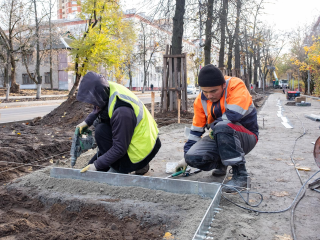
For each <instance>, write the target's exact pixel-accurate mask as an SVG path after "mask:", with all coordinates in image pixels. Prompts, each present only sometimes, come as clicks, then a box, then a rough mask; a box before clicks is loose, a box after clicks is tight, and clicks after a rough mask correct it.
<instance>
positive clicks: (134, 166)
mask: <svg viewBox="0 0 320 240" xmlns="http://www.w3.org/2000/svg"><path fill="white" fill-rule="evenodd" d="M95 130H96V132H95V139H96V142H97V145H98V148H99V152H98V155H99V156H101V155H103V154H104V153H106V152H107V151H108V150H109V149H110V148H111V147H112V146H113V141H112V128H111V125H110V124H108V123H99V124H98V125H97V126H96V128H95ZM160 147H161V141H160V139H159V137H158V138H157V140H156V144H155V146H154V148H153V150H152V151H151V152H150V154H149V155H148V156H147V157H146V158H145V159H143V160H142V161H141V162H138V163H132V162H131V160H130V158H129V156H128V153H126V154H125V155H124V156H123V157H121V158H120V159H118V160H117V161H116V162H114V163H113V164H111V167H112V168H113V169H115V170H116V171H118V172H119V173H125V174H127V173H130V172H133V171H136V170H139V169H141V168H143V167H145V166H146V165H147V164H148V163H149V162H150V161H151V160H152V159H153V158H154V157H155V155H156V154H157V153H158V151H159V149H160ZM95 160H97V154H95V156H93V158H92V159H91V160H90V161H89V163H88V164H92V163H93V162H94V161H95ZM109 169H110V168H107V169H103V170H101V171H105V172H107V171H108V170H109Z"/></svg>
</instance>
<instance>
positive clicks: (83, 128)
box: [76, 121, 88, 134]
mask: <svg viewBox="0 0 320 240" xmlns="http://www.w3.org/2000/svg"><path fill="white" fill-rule="evenodd" d="M77 128H78V129H79V134H82V133H83V132H84V131H85V130H86V129H87V128H88V124H87V123H86V122H85V121H83V122H82V123H80V124H78V125H77V127H76V129H77Z"/></svg>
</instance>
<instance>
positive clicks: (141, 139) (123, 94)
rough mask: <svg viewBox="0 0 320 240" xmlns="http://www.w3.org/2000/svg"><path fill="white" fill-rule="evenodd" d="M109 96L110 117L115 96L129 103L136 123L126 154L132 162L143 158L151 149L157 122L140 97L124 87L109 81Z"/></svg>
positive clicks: (115, 99) (156, 135)
mask: <svg viewBox="0 0 320 240" xmlns="http://www.w3.org/2000/svg"><path fill="white" fill-rule="evenodd" d="M109 85H110V96H109V105H108V115H109V117H110V119H111V117H112V115H113V112H114V107H115V105H116V101H117V98H119V99H121V100H122V101H125V102H127V103H129V104H131V106H132V108H133V110H134V113H135V115H136V117H137V125H136V127H135V129H134V132H133V136H132V139H131V142H130V145H129V148H128V151H127V152H128V155H129V158H130V160H131V162H132V163H138V162H140V161H142V160H143V159H145V158H146V157H147V156H148V155H149V153H150V152H151V151H152V150H153V148H154V146H155V143H156V140H157V137H158V133H159V130H158V128H157V123H156V122H155V121H154V119H153V118H152V116H151V114H150V112H149V111H148V109H147V108H146V107H145V106H144V104H143V103H142V102H141V101H140V99H139V98H138V97H137V96H136V95H135V94H134V93H133V92H131V91H130V90H129V89H127V88H126V87H124V86H122V85H120V84H117V83H115V82H111V81H109Z"/></svg>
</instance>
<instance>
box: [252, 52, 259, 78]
mask: <svg viewBox="0 0 320 240" xmlns="http://www.w3.org/2000/svg"><path fill="white" fill-rule="evenodd" d="M253 56H254V58H253V61H254V66H253V84H256V82H257V80H258V52H257V49H256V48H254V55H253Z"/></svg>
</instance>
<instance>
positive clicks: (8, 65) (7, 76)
mask: <svg viewBox="0 0 320 240" xmlns="http://www.w3.org/2000/svg"><path fill="white" fill-rule="evenodd" d="M9 59H10V52H9V49H7V71H6V81H7V92H6V100H7V101H9V95H10V84H9V81H10V80H9V69H10V62H9ZM4 82H5V81H4Z"/></svg>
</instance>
